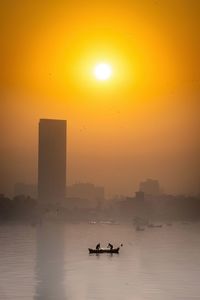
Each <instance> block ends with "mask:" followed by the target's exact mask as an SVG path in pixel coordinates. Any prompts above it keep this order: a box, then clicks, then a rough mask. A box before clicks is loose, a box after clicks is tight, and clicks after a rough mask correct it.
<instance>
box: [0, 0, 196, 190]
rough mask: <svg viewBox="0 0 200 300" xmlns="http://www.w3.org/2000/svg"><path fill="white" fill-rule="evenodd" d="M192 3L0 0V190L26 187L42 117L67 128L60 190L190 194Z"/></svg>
mask: <svg viewBox="0 0 200 300" xmlns="http://www.w3.org/2000/svg"><path fill="white" fill-rule="evenodd" d="M199 6H200V4H199V2H198V1H185V0H184V1H181V2H180V1H178V0H175V1H123V2H122V1H118V2H117V3H116V2H113V1H109V2H102V3H101V5H100V4H98V3H94V2H93V1H89V2H88V1H87V3H86V2H83V1H73V2H70V1H67V2H65V1H56V2H55V1H52V2H48V1H42V2H41V1H34V2H31V1H20V2H19V1H13V2H12V5H10V1H3V2H2V8H3V12H4V13H3V16H2V17H1V21H0V22H1V25H2V28H3V31H2V37H3V43H2V54H1V60H2V62H1V65H2V68H1V69H2V72H1V118H0V120H1V121H0V122H1V130H2V133H1V156H0V159H1V162H0V165H1V182H0V191H1V193H5V194H7V195H12V194H13V187H14V184H15V183H17V182H25V183H34V184H35V183H36V182H37V167H38V123H39V119H41V118H51V119H64V120H67V122H68V131H67V153H68V155H67V180H68V184H72V183H75V182H79V181H81V182H93V183H94V184H97V185H101V186H104V187H105V190H106V195H107V196H111V195H114V194H125V195H133V193H134V191H136V190H137V189H138V185H139V183H140V181H141V180H144V179H145V178H155V179H158V180H159V181H160V184H161V186H162V187H163V189H164V191H165V192H166V193H175V194H180V193H184V194H198V193H199V186H200V185H199V175H200V174H199V170H200V168H199V150H200V149H199V146H200V142H199V131H198V130H199V96H200V85H199V70H200V66H199V32H198V31H199V18H198V12H199V8H200V7H199ZM78 7H79V8H80V9H79V8H78ZM101 63H103V64H106V65H107V66H109V67H110V68H111V71H112V72H111V73H112V74H110V75H111V76H110V75H109V76H110V77H109V78H106V79H107V80H99V79H102V78H101V75H100V77H98V75H97V76H95V74H97V73H98V71H95V68H96V67H97V66H98V64H101ZM95 72H96V73H95Z"/></svg>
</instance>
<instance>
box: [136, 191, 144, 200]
mask: <svg viewBox="0 0 200 300" xmlns="http://www.w3.org/2000/svg"><path fill="white" fill-rule="evenodd" d="M135 199H136V200H141V201H143V200H144V192H142V191H139V192H135Z"/></svg>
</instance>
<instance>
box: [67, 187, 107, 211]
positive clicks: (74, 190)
mask: <svg viewBox="0 0 200 300" xmlns="http://www.w3.org/2000/svg"><path fill="white" fill-rule="evenodd" d="M67 197H68V198H74V199H81V200H87V202H88V204H89V203H90V204H89V207H92V206H93V207H96V206H98V205H100V206H101V205H102V204H103V201H104V187H102V186H95V185H94V184H93V183H83V182H79V183H75V184H72V185H70V186H68V187H67ZM82 202H83V201H82Z"/></svg>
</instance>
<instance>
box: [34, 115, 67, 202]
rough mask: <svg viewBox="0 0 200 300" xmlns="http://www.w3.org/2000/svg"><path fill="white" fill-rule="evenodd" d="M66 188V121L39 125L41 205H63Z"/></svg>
mask: <svg viewBox="0 0 200 300" xmlns="http://www.w3.org/2000/svg"><path fill="white" fill-rule="evenodd" d="M65 186H66V121H64V120H49V119H41V120H40V123H39V158H38V198H39V201H40V203H41V204H44V205H49V204H51V205H55V204H61V203H62V201H63V200H64V199H65Z"/></svg>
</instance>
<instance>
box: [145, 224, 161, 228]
mask: <svg viewBox="0 0 200 300" xmlns="http://www.w3.org/2000/svg"><path fill="white" fill-rule="evenodd" d="M147 226H148V227H151V228H156V227H158V228H160V227H162V224H157V225H156V224H148V225H147Z"/></svg>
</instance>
